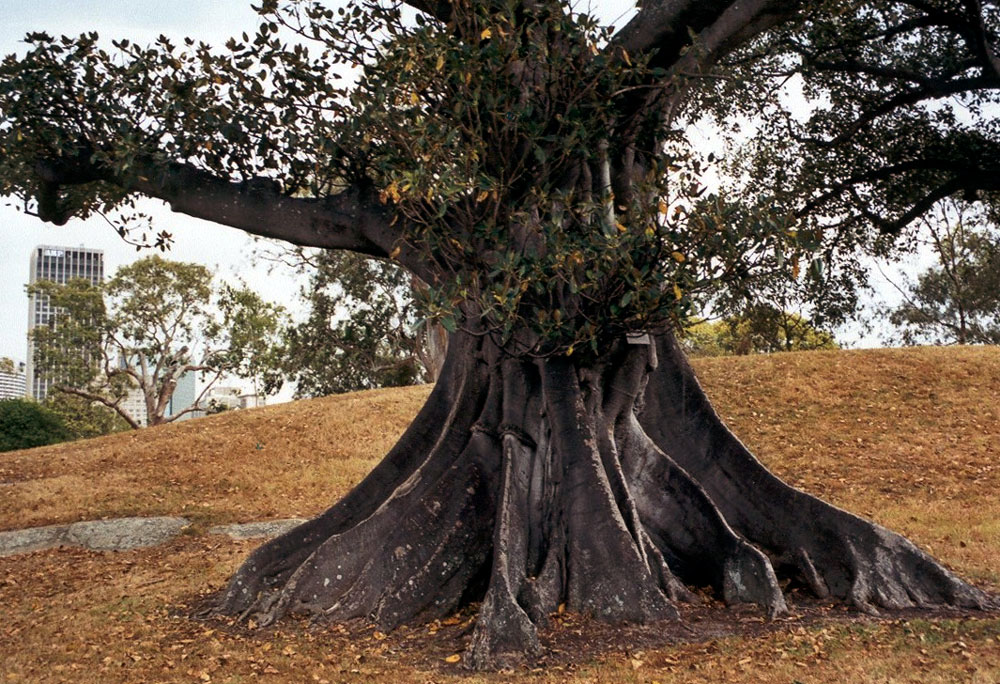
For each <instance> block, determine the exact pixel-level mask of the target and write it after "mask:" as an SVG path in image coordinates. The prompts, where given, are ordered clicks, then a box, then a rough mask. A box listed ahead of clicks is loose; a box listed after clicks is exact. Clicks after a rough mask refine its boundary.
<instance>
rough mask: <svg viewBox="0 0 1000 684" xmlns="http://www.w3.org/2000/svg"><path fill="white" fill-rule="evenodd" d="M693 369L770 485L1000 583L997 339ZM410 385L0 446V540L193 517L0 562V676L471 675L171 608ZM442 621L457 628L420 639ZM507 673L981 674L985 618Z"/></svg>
mask: <svg viewBox="0 0 1000 684" xmlns="http://www.w3.org/2000/svg"><path fill="white" fill-rule="evenodd" d="M696 366H697V369H698V372H699V375H700V376H701V378H702V381H703V382H704V384H705V386H706V388H707V390H708V391H709V394H710V395H711V396H712V397H713V398H714V399H715V401H716V403H717V406H718V408H719V410H720V412H721V413H722V415H723V416H724V417H725V418H726V420H727V421H728V422H729V423H730V424H731V426H732V427H733V428H734V430H735V431H736V433H737V434H738V435H740V436H741V438H743V439H744V440H745V441H746V442H747V443H748V444H749V445H750V446H751V447H752V448H753V449H755V450H756V451H757V453H758V455H759V456H760V457H761V458H762V460H764V461H765V462H766V463H767V464H768V465H769V466H771V467H772V468H774V469H775V470H776V471H777V472H779V473H780V474H782V476H783V477H785V478H786V479H788V480H790V481H792V482H794V483H796V484H798V485H799V486H802V487H804V488H805V489H807V490H809V491H811V492H814V493H817V494H819V495H821V496H823V497H825V498H827V499H828V500H831V501H833V502H834V503H837V504H838V505H841V506H843V507H845V508H848V509H850V510H853V511H856V512H860V513H863V514H866V515H868V516H870V517H872V518H874V519H876V520H877V521H879V522H881V523H884V524H886V525H888V526H890V527H892V528H894V529H897V530H899V531H902V532H904V533H906V534H907V535H909V536H910V537H911V538H913V539H914V540H915V541H916V542H917V543H919V544H920V545H922V546H924V547H926V548H930V549H931V550H932V551H933V552H934V553H935V554H936V555H937V556H938V557H939V558H941V559H943V560H944V561H945V562H946V563H947V564H949V565H950V566H951V567H953V568H955V569H956V570H958V571H959V572H960V573H961V574H963V575H964V576H966V577H969V578H971V579H973V580H975V581H977V582H978V583H980V584H981V585H984V586H990V587H993V588H995V587H996V586H997V585H998V584H1000V575H998V569H1000V495H998V493H997V492H998V491H1000V460H998V456H1000V349H998V348H952V349H914V350H906V351H864V352H822V353H798V354H778V355H774V356H770V357H752V358H738V359H709V360H702V361H699V362H698V363H697V364H696ZM427 391H428V390H427V388H421V387H417V388H407V389H403V390H382V391H376V392H366V393H361V394H356V395H348V396H340V397H330V398H326V399H320V400H314V401H308V402H296V403H294V404H286V405H282V406H276V407H271V408H265V409H258V410H253V411H246V412H242V413H233V414H229V415H221V416H217V417H211V418H204V419H199V420H195V421H190V422H188V423H185V424H179V425H175V426H167V427H162V428H153V429H149V430H146V431H143V432H140V433H136V434H127V435H115V436H111V437H106V438H101V439H97V440H91V441H88V442H80V443H75V444H66V445H57V446H54V447H46V448H43V449H36V450H31V451H24V452H15V453H11V454H0V483H3V484H2V485H0V529H13V528H18V527H24V526H29V525H40V524H48V523H55V522H69V521H73V520H83V519H91V518H96V517H111V516H120V515H134V514H142V515H152V514H182V515H186V516H189V517H191V518H192V519H194V520H195V521H196V523H197V524H196V526H195V530H194V531H193V533H192V534H190V535H186V536H182V537H180V538H178V539H177V540H175V541H174V542H172V543H170V544H167V545H165V546H162V547H158V548H154V549H146V550H136V551H130V552H123V553H97V552H88V551H82V550H79V549H62V550H55V551H47V552H40V553H35V554H29V555H24V556H17V557H11V558H0V615H2V616H3V619H2V620H0V682H14V681H30V682H36V681H37V682H41V681H53V682H55V681H65V682H157V681H169V682H198V681H215V682H250V681H254V682H256V681H262V682H282V683H290V682H321V681H323V680H326V681H329V682H335V681H336V682H348V681H378V682H386V683H388V682H403V683H411V682H412V683H418V682H419V683H423V682H428V681H435V682H441V681H452V680H457V679H459V678H463V677H468V675H466V674H464V673H462V672H461V671H460V670H459V669H458V667H457V666H452V665H447V664H445V663H444V662H443V657H444V656H446V655H448V654H449V653H450V651H449V650H448V649H454V648H457V645H458V644H459V643H461V638H460V637H457V636H455V635H454V634H453V635H452V636H450V637H448V638H442V637H441V636H440V635H437V636H430V637H429V636H427V632H428V630H427V629H425V628H419V629H411V630H402V631H400V632H398V633H394V634H392V635H389V636H388V638H386V637H384V635H380V634H377V633H374V632H372V631H371V630H367V631H362V632H360V634H359V633H352V634H349V635H348V634H344V633H342V632H341V631H340V630H339V629H338V628H336V627H310V626H308V625H304V624H300V623H296V622H290V623H285V624H283V625H282V626H281V627H280V628H279V630H278V631H265V632H257V633H243V632H233V631H227V630H225V629H223V628H222V626H220V625H218V624H215V623H202V622H197V621H193V620H191V619H188V618H187V617H184V615H185V613H184V608H183V606H185V605H186V604H187V603H188V602H190V601H192V600H194V599H195V598H196V596H197V595H198V594H199V593H202V592H205V591H208V590H213V589H218V588H219V587H220V586H222V584H223V583H224V581H225V579H226V578H227V576H228V575H229V573H231V572H232V571H233V569H234V568H235V567H236V565H237V564H238V563H239V561H240V559H241V558H242V557H243V556H245V554H246V553H247V552H248V551H249V550H250V549H251V548H252V546H253V543H252V542H232V541H229V540H228V539H225V538H221V537H217V536H208V535H204V534H200V532H201V531H202V530H203V529H204V526H205V525H207V524H210V523H215V522H224V521H232V520H253V519H262V518H269V517H284V516H292V515H309V514H312V513H315V512H317V511H319V510H321V509H323V508H324V507H325V506H326V505H328V504H329V503H330V502H331V501H333V500H334V499H336V498H337V497H339V496H341V495H342V494H343V493H344V492H345V491H346V490H347V489H348V488H349V487H350V486H351V484H352V483H354V482H356V481H357V480H358V479H359V478H360V477H361V476H362V475H363V474H364V472H366V471H367V469H368V468H370V467H371V466H372V465H373V464H374V462H375V461H376V459H377V458H378V457H380V456H381V455H382V454H383V453H384V452H385V451H386V450H387V448H388V447H389V446H390V445H391V443H392V442H393V440H394V439H395V438H396V437H397V435H398V434H399V433H400V432H401V431H402V429H403V428H404V427H405V425H406V424H407V422H408V421H409V420H410V419H411V417H412V416H413V415H414V414H415V412H416V410H417V409H418V407H419V405H420V403H421V402H422V401H423V399H424V398H425V397H426V394H427ZM258 445H259V446H260V448H258ZM794 617H795V616H793V618H794ZM573 624H574V623H572V622H557V623H556V629H557V630H558V629H563V630H568V631H571V630H572V629H574V627H573ZM439 628H440V630H441V634H445V633H446V631H447V630H448V629H452V630H453V631H455V630H458V631H460V630H461V628H462V625H455V626H451V627H447V626H443V625H442V626H431V628H430V630H432V631H437V630H438V629H439ZM418 634H419V635H422V636H421V637H419V638H417V635H418ZM514 678H516V679H518V680H525V681H539V682H550V681H552V682H556V681H579V682H644V683H647V684H648V683H649V682H653V681H659V682H663V684H666V683H667V682H683V683H693V682H705V683H708V682H712V683H714V682H764V683H774V684H778V683H781V684H793V683H794V682H796V681H797V682H802V683H803V684H806V683H817V684H834V683H838V684H839V683H841V682H846V683H856V684H861V683H868V682H892V683H895V682H914V683H916V682H921V683H929V684H937V683H943V682H974V683H982V684H986V683H991V684H993V683H996V682H1000V620H997V619H995V618H990V617H983V618H977V619H955V620H937V621H932V622H928V621H925V620H921V619H910V620H906V621H886V622H872V621H864V622H858V621H854V620H851V621H845V620H844V619H843V617H841V618H839V619H832V620H829V621H823V622H819V623H812V624H802V623H801V622H800V621H797V620H795V619H792V620H790V621H788V622H784V623H779V624H778V625H775V626H774V631H772V632H770V633H766V634H762V635H760V636H755V637H750V636H741V637H736V636H734V637H726V638H719V639H714V640H712V641H710V642H707V643H698V644H687V645H672V646H664V647H659V648H647V649H645V650H642V651H638V652H637V651H636V650H635V649H623V648H614V649H612V650H611V651H608V652H606V653H604V654H602V655H599V656H597V657H595V658H592V659H589V660H587V659H585V660H584V661H583V662H582V663H577V664H575V665H566V664H565V663H564V664H563V665H561V666H559V667H556V666H555V665H552V666H550V667H547V668H545V669H544V670H542V671H539V672H531V671H522V672H518V673H515V675H514ZM509 679H511V676H510V675H506V676H505V675H477V676H473V677H468V681H470V682H481V681H482V682H493V681H500V680H509Z"/></svg>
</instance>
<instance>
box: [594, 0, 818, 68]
mask: <svg viewBox="0 0 1000 684" xmlns="http://www.w3.org/2000/svg"><path fill="white" fill-rule="evenodd" d="M800 4H801V3H800V2H798V1H796V0H736V1H735V2H733V1H732V0H707V1H706V0H653V1H651V2H648V3H643V6H642V9H640V10H639V12H638V14H636V15H635V17H633V18H632V21H630V22H629V23H628V24H626V25H625V27H624V28H622V30H621V31H619V32H618V33H617V34H616V35H615V38H614V41H613V45H614V46H615V47H618V48H621V49H624V50H626V51H628V52H629V53H632V54H633V55H639V54H644V53H649V52H655V54H654V55H653V58H652V60H651V66H654V67H662V68H669V67H671V66H673V65H674V64H675V63H676V62H677V61H678V59H680V57H681V55H684V54H686V53H687V52H688V50H689V49H691V48H692V47H693V49H694V50H696V51H698V52H700V53H701V54H703V55H704V56H705V58H706V60H707V62H708V63H712V62H714V61H716V60H717V59H718V58H719V57H721V56H722V55H723V54H725V53H726V52H727V51H729V50H732V49H733V48H734V47H736V46H737V45H739V44H740V43H742V42H743V41H746V40H749V39H750V38H752V37H753V36H754V35H756V34H757V33H759V32H760V31H763V30H766V29H767V28H770V27H773V26H775V25H777V24H778V23H780V22H782V21H785V20H787V19H789V18H790V17H791V16H793V15H794V14H795V12H796V11H797V10H798V7H799V5H800ZM692 36H697V39H696V40H695V41H694V43H695V44H694V45H693V46H692V42H693V41H692Z"/></svg>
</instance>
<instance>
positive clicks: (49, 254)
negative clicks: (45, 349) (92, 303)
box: [25, 245, 104, 401]
mask: <svg viewBox="0 0 1000 684" xmlns="http://www.w3.org/2000/svg"><path fill="white" fill-rule="evenodd" d="M73 278H84V279H85V280H88V281H90V282H91V283H92V284H94V285H97V284H99V283H101V282H102V281H103V280H104V252H102V251H101V250H99V249H87V248H86V247H52V246H49V245H40V246H38V247H36V248H35V250H34V251H33V252H32V253H31V270H30V272H29V273H28V284H29V285H33V284H34V283H37V282H39V281H41V280H51V281H54V282H57V283H61V284H65V283H67V282H69V281H70V280H72V279H73ZM54 315H55V311H53V307H52V306H51V305H50V302H49V298H48V297H47V296H45V295H28V331H29V335H28V363H27V372H26V373H25V382H26V385H27V393H28V395H29V396H31V397H33V398H34V399H36V400H38V401H41V400H43V399H45V397H46V395H47V394H48V392H49V387H50V386H51V385H52V382H53V380H52V378H47V377H45V375H44V374H43V373H41V372H37V371H36V369H35V364H34V361H35V345H34V343H33V342H32V340H31V335H30V331H31V329H32V328H34V327H35V326H38V325H48V324H49V322H50V321H52V319H53V317H54Z"/></svg>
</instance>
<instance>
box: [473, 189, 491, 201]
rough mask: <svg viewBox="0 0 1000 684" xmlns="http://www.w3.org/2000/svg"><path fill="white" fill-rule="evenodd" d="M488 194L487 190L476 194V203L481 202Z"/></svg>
mask: <svg viewBox="0 0 1000 684" xmlns="http://www.w3.org/2000/svg"><path fill="white" fill-rule="evenodd" d="M489 196H490V193H489V191H488V190H483V191H482V192H481V193H479V194H478V195H476V204H479V203H480V202H482V201H483V200H484V199H486V198H487V197H489Z"/></svg>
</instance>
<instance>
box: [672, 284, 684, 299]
mask: <svg viewBox="0 0 1000 684" xmlns="http://www.w3.org/2000/svg"><path fill="white" fill-rule="evenodd" d="M683 296H684V293H683V292H681V288H680V286H679V285H678V284H677V283H674V297H676V298H677V299H678V300H679V299H680V298H681V297H683Z"/></svg>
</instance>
